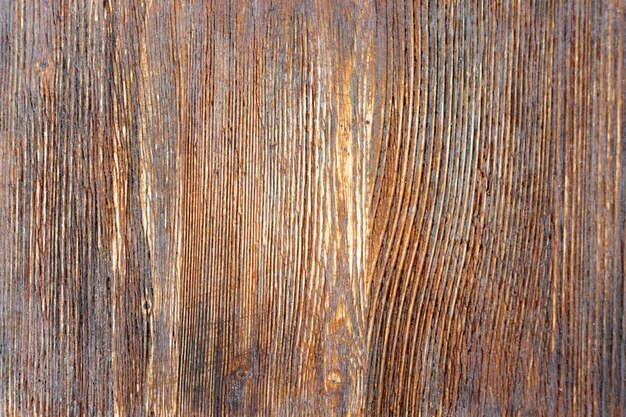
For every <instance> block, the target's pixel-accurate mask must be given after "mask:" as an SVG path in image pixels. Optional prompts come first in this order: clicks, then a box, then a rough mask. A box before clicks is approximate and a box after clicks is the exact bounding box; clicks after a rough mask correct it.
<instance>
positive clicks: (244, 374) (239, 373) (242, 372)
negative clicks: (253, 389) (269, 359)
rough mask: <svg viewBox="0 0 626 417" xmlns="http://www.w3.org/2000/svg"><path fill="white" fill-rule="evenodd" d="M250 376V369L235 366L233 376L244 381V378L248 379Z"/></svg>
mask: <svg viewBox="0 0 626 417" xmlns="http://www.w3.org/2000/svg"><path fill="white" fill-rule="evenodd" d="M250 376H251V374H250V371H248V370H247V369H245V368H241V367H240V368H237V370H235V377H236V378H237V379H238V380H240V381H244V380H246V379H249V378H250Z"/></svg>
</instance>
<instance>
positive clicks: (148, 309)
mask: <svg viewBox="0 0 626 417" xmlns="http://www.w3.org/2000/svg"><path fill="white" fill-rule="evenodd" d="M141 307H142V308H143V312H144V314H145V315H147V316H149V315H150V314H151V313H152V303H151V302H150V300H149V299H147V298H146V299H145V300H143V303H142V306H141Z"/></svg>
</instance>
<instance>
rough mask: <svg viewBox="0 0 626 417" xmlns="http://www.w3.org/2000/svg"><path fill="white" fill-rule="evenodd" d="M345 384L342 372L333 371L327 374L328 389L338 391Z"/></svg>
mask: <svg viewBox="0 0 626 417" xmlns="http://www.w3.org/2000/svg"><path fill="white" fill-rule="evenodd" d="M342 385H343V379H342V378H341V374H340V373H339V372H337V371H332V372H331V373H330V374H328V376H326V389H327V390H329V391H337V390H339V389H340V388H341V386H342Z"/></svg>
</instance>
